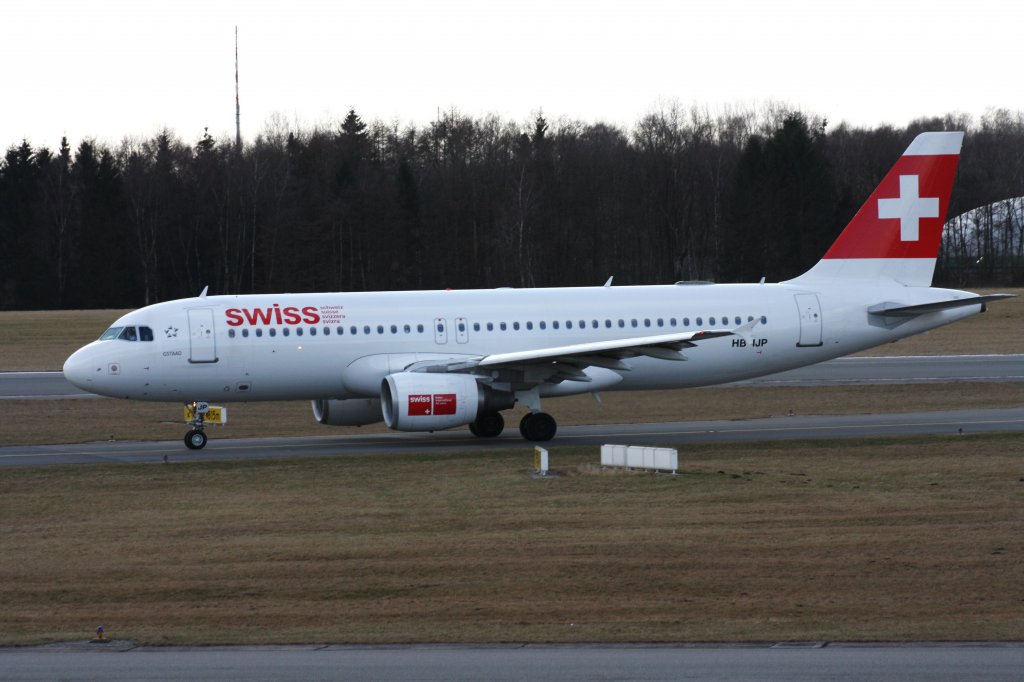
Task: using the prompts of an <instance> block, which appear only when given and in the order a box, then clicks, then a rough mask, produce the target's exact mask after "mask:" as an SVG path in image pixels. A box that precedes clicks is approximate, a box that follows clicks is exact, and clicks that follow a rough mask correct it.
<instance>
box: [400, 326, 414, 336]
mask: <svg viewBox="0 0 1024 682" xmlns="http://www.w3.org/2000/svg"><path fill="white" fill-rule="evenodd" d="M402 331H403V332H405V333H406V334H409V333H410V332H412V327H410V326H409V325H405V326H404V327H402Z"/></svg>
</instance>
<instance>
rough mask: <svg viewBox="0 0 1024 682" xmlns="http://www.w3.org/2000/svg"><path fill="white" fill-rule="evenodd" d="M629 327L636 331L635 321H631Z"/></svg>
mask: <svg viewBox="0 0 1024 682" xmlns="http://www.w3.org/2000/svg"><path fill="white" fill-rule="evenodd" d="M630 325H632V327H633V328H634V329H636V326H637V324H636V320H632V321H631V322H630ZM619 326H620V327H621V326H622V325H619Z"/></svg>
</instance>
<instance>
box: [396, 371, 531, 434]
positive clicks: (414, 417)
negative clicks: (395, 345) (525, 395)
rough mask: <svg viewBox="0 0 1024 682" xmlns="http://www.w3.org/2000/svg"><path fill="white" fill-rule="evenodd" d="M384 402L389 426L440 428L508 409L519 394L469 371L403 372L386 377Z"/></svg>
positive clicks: (400, 429)
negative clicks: (498, 388)
mask: <svg viewBox="0 0 1024 682" xmlns="http://www.w3.org/2000/svg"><path fill="white" fill-rule="evenodd" d="M380 402H381V407H382V411H383V413H384V423H385V424H387V425H388V427H389V428H392V429H395V430H397V431H439V430H441V429H450V428H452V427H454V426H462V425H463V424H469V423H470V422H472V421H474V420H475V419H476V417H477V415H478V414H482V413H486V412H497V411H498V410H505V409H508V408H510V407H512V406H513V405H514V404H515V397H514V396H513V395H512V394H511V393H507V392H504V391H495V390H494V389H492V388H490V387H489V386H484V385H482V384H480V383H478V382H477V380H476V379H475V378H474V377H473V376H471V375H469V374H431V373H427V372H399V373H396V374H389V375H387V376H386V377H384V380H383V381H382V382H381V385H380Z"/></svg>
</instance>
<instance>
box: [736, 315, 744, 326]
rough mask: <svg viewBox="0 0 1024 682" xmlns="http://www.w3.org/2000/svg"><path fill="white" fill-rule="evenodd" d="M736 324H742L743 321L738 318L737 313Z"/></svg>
mask: <svg viewBox="0 0 1024 682" xmlns="http://www.w3.org/2000/svg"><path fill="white" fill-rule="evenodd" d="M736 324H743V322H742V321H741V320H740V316H739V315H737V316H736Z"/></svg>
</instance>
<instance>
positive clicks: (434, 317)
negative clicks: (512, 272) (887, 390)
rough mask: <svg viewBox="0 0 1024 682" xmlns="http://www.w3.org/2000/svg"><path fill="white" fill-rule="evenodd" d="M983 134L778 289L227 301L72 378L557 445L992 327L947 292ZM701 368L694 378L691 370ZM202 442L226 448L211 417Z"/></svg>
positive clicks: (98, 356) (953, 150)
mask: <svg viewBox="0 0 1024 682" xmlns="http://www.w3.org/2000/svg"><path fill="white" fill-rule="evenodd" d="M962 141H963V133H959V132H935V133H923V134H921V135H919V136H918V137H917V138H916V139H915V140H914V141H913V143H912V144H911V145H910V147H909V148H908V149H907V151H906V152H904V154H903V156H902V157H900V159H899V160H898V161H897V162H896V164H895V166H893V168H892V169H891V170H890V171H889V173H888V174H887V175H886V176H885V178H884V179H883V180H882V182H881V183H880V184H879V185H878V187H877V188H876V189H875V191H874V192H873V193H872V194H871V196H870V197H869V198H868V200H867V202H866V203H865V204H864V206H863V207H861V209H860V210H859V211H858V212H857V214H856V215H855V216H854V217H853V219H852V220H851V221H850V224H849V225H848V226H847V227H846V228H845V229H844V230H843V232H842V233H841V234H840V235H839V238H838V239H837V240H836V241H835V243H834V244H833V245H832V247H831V248H830V249H829V250H828V252H827V253H826V254H825V256H824V258H822V260H821V261H819V262H818V263H817V264H816V265H815V266H814V267H812V268H811V269H810V270H809V271H807V272H806V273H804V274H803V275H801V276H799V277H797V278H795V279H791V280H789V281H785V282H781V283H778V284H765V283H764V282H763V281H762V282H761V283H760V284H705V283H686V282H680V283H678V284H676V285H666V286H629V287H612V286H610V283H611V281H610V280H609V283H608V284H606V285H605V286H603V287H601V286H598V287H586V288H583V287H581V288H557V289H495V290H469V291H405V292H371V293H344V292H340V293H319V294H279V295H262V294H260V295H248V296H207V295H206V292H205V290H204V292H203V294H201V295H200V296H198V297H196V298H187V299H181V300H176V301H168V302H165V303H158V304H156V305H151V306H147V307H145V308H141V309H139V310H136V311H133V312H131V313H128V314H127V315H125V316H123V317H122V318H121V319H119V320H117V321H116V322H115V323H114V325H113V326H112V327H110V328H109V329H107V330H106V331H105V332H104V333H103V335H102V336H101V337H100V338H99V340H97V341H93V342H92V343H90V344H89V345H87V346H85V347H83V348H81V349H79V350H78V351H76V352H75V353H74V354H73V355H72V356H71V357H69V358H68V360H67V362H66V363H65V364H64V375H65V376H66V377H67V378H68V380H69V381H70V382H71V383H73V384H74V385H76V386H78V387H80V388H82V389H84V390H86V391H90V392H92V393H97V394H100V395H105V396H111V397H116V398H127V399H129V400H151V401H181V402H184V403H185V404H186V405H189V404H191V405H192V406H193V407H195V406H196V405H197V404H198V405H200V406H202V405H204V404H206V403H205V401H209V400H223V401H237V402H245V401H256V400H293V399H306V400H312V403H313V416H314V417H315V418H316V419H317V420H318V421H319V422H320V423H322V424H329V425H353V426H354V425H363V424H370V423H374V422H379V421H381V420H383V421H384V423H385V424H387V426H389V427H391V428H392V429H397V430H399V431H435V430H440V429H448V428H452V427H457V426H462V425H469V428H470V430H471V431H472V432H473V433H474V434H475V435H477V436H480V437H485V438H486V437H494V436H497V435H499V434H500V433H501V432H502V430H503V429H504V426H505V421H504V418H503V417H502V415H501V411H502V410H506V409H509V408H511V407H513V406H514V405H516V404H517V403H522V404H524V405H525V406H527V407H528V408H529V410H530V412H529V413H528V414H527V415H526V416H525V417H523V419H522V421H521V423H520V424H519V431H520V433H521V434H522V436H523V437H524V438H526V439H527V440H531V441H547V440H550V439H551V438H552V437H554V435H555V430H556V424H555V420H554V419H553V418H552V417H551V416H550V415H549V414H547V413H545V412H542V411H541V399H542V398H548V397H555V396H565V395H574V394H579V393H587V392H598V391H630V390H645V389H665V388H680V387H690V386H707V385H710V384H720V383H725V382H729V381H736V380H738V379H747V378H750V377H756V376H762V375H766V374H772V373H775V372H780V371H783V370H788V369H792V368H795V367H801V366H804V365H810V364H813V363H816V362H821V361H823V360H828V359H831V358H835V357H839V356H842V355H847V354H849V353H855V352H857V351H860V350H863V349H865V348H871V347H872V346H877V345H879V344H883V343H888V342H891V341H895V340H897V339H901V338H904V337H907V336H911V335H912V334H918V333H921V332H924V331H927V330H929V329H934V328H935V327H939V326H942V325H945V324H949V323H950V322H954V321H956V320H959V319H961V318H964V317H968V316H970V315H974V314H976V313H979V312H983V311H984V310H985V304H986V302H988V301H991V300H994V299H998V298H1004V297H1005V295H1003V294H993V295H988V296H978V295H976V294H973V293H970V292H965V291H955V290H949V289H935V288H931V281H932V274H933V272H934V269H935V259H936V257H937V255H938V250H939V243H940V240H941V234H942V226H943V224H944V222H945V218H946V208H947V206H948V205H949V196H950V193H951V191H952V187H953V177H954V174H955V172H956V166H957V162H958V160H959V156H960V146H961V143H962ZM684 361H685V362H684ZM193 412H194V414H195V417H194V418H193V419H192V420H191V421H190V422H189V424H190V427H191V430H190V431H189V432H188V434H187V435H186V436H185V444H186V445H187V446H188V447H189V448H192V449H199V448H202V447H203V446H204V445H205V444H206V434H205V433H204V431H203V426H204V420H203V415H202V412H203V410H202V409H195V410H194V411H193Z"/></svg>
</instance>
